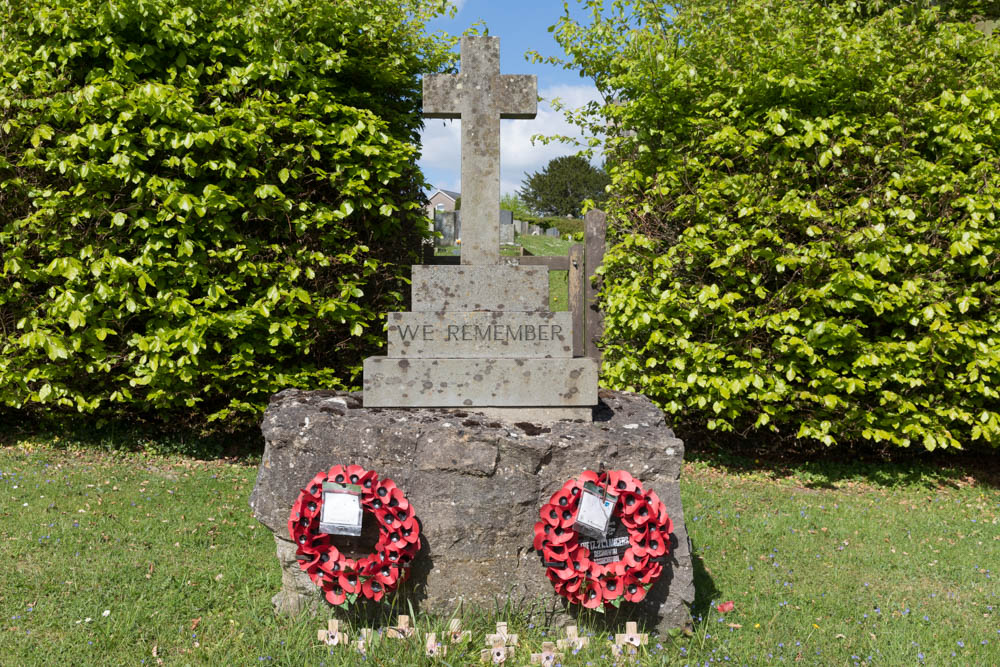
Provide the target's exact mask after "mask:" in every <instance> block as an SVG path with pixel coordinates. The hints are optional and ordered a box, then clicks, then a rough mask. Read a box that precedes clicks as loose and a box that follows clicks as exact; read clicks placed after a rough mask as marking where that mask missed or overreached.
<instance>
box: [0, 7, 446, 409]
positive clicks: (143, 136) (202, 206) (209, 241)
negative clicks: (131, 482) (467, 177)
mask: <svg viewBox="0 0 1000 667" xmlns="http://www.w3.org/2000/svg"><path fill="white" fill-rule="evenodd" d="M440 6H441V3H438V2H432V1H431V0H394V1H391V2H380V3H356V2H347V3H343V2H323V1H319V0H265V1H259V0H21V1H19V2H9V1H7V2H0V13H2V14H3V15H4V16H3V24H2V26H0V42H2V44H0V248H2V262H0V403H2V404H5V405H8V406H15V407H22V408H28V407H31V406H46V407H54V406H57V407H60V408H68V409H75V410H80V411H93V410H107V409H109V408H110V409H115V406H118V409H129V410H132V411H135V410H146V409H148V410H158V411H168V412H169V411H172V410H175V409H182V410H184V411H185V412H188V413H190V414H192V415H193V416H194V418H195V419H196V420H199V419H203V418H205V417H206V416H207V417H209V418H223V417H226V416H229V415H233V414H236V413H242V414H244V415H252V414H254V413H256V412H259V411H260V410H261V409H262V407H263V406H264V405H265V404H266V401H267V397H268V396H269V395H270V394H271V393H273V392H274V391H276V390H279V389H281V388H283V387H289V386H302V387H305V386H310V387H346V386H351V385H354V384H355V381H356V378H357V375H358V373H359V371H360V361H361V359H362V357H363V356H364V355H365V353H366V352H369V351H370V350H371V349H372V348H374V347H376V346H378V345H380V344H381V339H382V335H381V334H382V327H381V321H380V319H379V318H380V314H381V313H383V312H384V311H386V310H392V309H394V308H397V307H398V305H399V304H400V302H401V300H402V298H401V289H400V288H401V286H402V282H401V279H402V274H403V271H404V266H403V265H404V264H408V263H409V262H408V261H407V260H408V258H409V257H410V256H411V253H412V252H413V251H414V250H415V249H416V248H418V247H419V241H420V239H421V238H422V237H423V236H424V235H426V229H425V226H424V225H425V223H424V218H423V214H422V210H421V208H420V201H421V195H420V193H421V188H422V187H423V185H424V183H423V179H422V177H421V175H420V173H419V172H418V170H417V168H416V166H415V158H416V148H415V147H414V145H413V143H414V141H415V140H416V139H417V137H418V131H419V128H420V123H421V120H420V116H419V95H420V91H419V86H418V81H417V74H418V73H420V72H424V71H435V70H439V69H441V68H442V66H443V65H444V64H445V63H446V61H447V59H448V58H449V56H448V55H447V53H446V50H447V47H448V45H447V44H443V43H439V42H438V41H437V40H434V39H431V38H429V37H425V36H424V34H423V30H422V29H423V24H424V22H425V20H426V19H428V18H429V17H431V16H433V15H435V14H436V13H438V12H439V11H440Z"/></svg>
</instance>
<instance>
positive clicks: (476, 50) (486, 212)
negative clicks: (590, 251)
mask: <svg viewBox="0 0 1000 667" xmlns="http://www.w3.org/2000/svg"><path fill="white" fill-rule="evenodd" d="M537 112H538V81H537V78H536V77H535V76H534V75H533V74H515V75H512V74H500V38H499V37H486V36H481V35H480V36H467V37H463V38H462V61H461V68H460V73H459V74H428V75H425V76H424V116H426V117H427V118H460V119H461V120H462V264H499V263H500V119H501V118H527V119H530V118H534V117H535V114H536V113H537Z"/></svg>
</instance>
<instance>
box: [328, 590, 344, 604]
mask: <svg viewBox="0 0 1000 667" xmlns="http://www.w3.org/2000/svg"><path fill="white" fill-rule="evenodd" d="M326 601H327V602H329V603H330V604H335V605H336V604H344V602H346V601H347V591H345V590H344V589H343V588H341V587H340V586H334V587H332V588H330V589H329V590H327V591H326Z"/></svg>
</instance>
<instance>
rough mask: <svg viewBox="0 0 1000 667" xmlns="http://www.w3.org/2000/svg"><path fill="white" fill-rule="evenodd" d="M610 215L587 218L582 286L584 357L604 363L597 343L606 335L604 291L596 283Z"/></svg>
mask: <svg viewBox="0 0 1000 667" xmlns="http://www.w3.org/2000/svg"><path fill="white" fill-rule="evenodd" d="M606 225H607V215H606V214H605V213H604V211H599V210H597V209H591V210H590V211H587V215H586V216H584V240H585V242H586V246H587V247H586V250H585V253H584V271H583V285H584V290H585V294H586V299H585V304H586V308H585V311H586V326H585V329H586V340H585V348H586V351H585V353H584V354H585V356H587V357H590V358H591V359H596V360H597V361H598V362H600V361H601V351H600V350H599V349H598V347H597V341H599V340H600V339H601V335H602V334H603V333H604V313H602V312H601V309H600V308H599V307H598V304H597V292H598V291H599V290H600V288H601V282H600V279H598V280H597V281H595V280H593V276H594V273H595V272H596V271H597V267H599V266H600V265H601V262H603V261H604V250H605V246H606V234H607V227H606Z"/></svg>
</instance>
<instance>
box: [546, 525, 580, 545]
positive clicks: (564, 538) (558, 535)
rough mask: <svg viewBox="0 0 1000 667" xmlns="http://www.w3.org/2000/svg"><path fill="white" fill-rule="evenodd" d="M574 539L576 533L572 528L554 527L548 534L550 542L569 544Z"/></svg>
mask: <svg viewBox="0 0 1000 667" xmlns="http://www.w3.org/2000/svg"><path fill="white" fill-rule="evenodd" d="M575 539H576V533H575V532H573V531H572V530H569V529H565V528H559V527H556V528H554V529H553V530H552V533H551V534H549V542H551V543H552V544H569V543H570V542H572V541H573V540H575Z"/></svg>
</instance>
